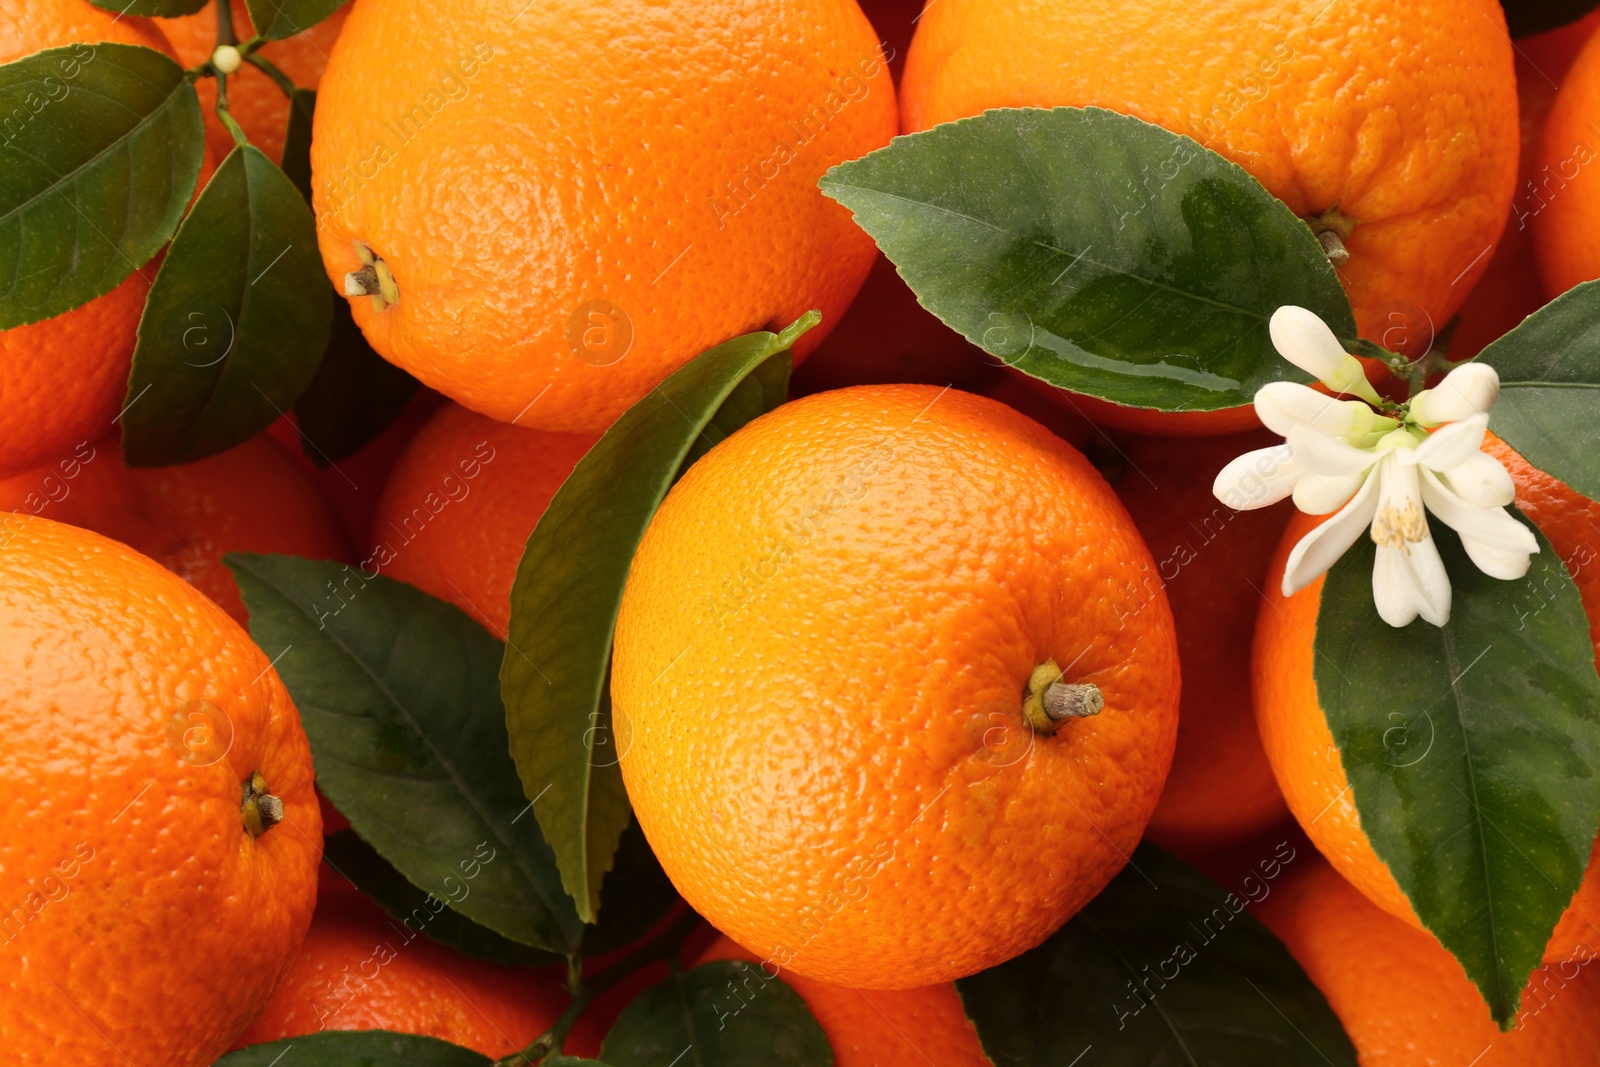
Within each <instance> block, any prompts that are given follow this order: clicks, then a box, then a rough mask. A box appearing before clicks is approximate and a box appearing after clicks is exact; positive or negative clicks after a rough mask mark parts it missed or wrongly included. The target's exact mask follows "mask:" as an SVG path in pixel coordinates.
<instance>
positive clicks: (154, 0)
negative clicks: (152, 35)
mask: <svg viewBox="0 0 1600 1067" xmlns="http://www.w3.org/2000/svg"><path fill="white" fill-rule="evenodd" d="M89 3H91V4H93V5H94V6H95V7H99V8H104V9H105V10H107V11H114V12H116V13H117V14H118V15H143V16H145V17H146V18H163V19H175V18H180V17H182V16H184V15H193V14H194V13H195V12H197V11H199V10H200V9H201V8H203V7H205V6H206V5H207V4H209V3H212V0H89Z"/></svg>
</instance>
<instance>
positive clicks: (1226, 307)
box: [829, 180, 1267, 322]
mask: <svg viewBox="0 0 1600 1067" xmlns="http://www.w3.org/2000/svg"><path fill="white" fill-rule="evenodd" d="M829 184H832V185H835V186H838V187H840V188H845V189H857V190H860V191H862V192H865V193H871V194H874V195H877V196H886V197H890V198H892V199H895V200H899V201H901V202H903V203H907V204H912V205H916V206H919V207H925V208H928V209H930V210H933V211H938V212H942V213H944V214H946V215H949V216H951V217H953V218H958V219H965V220H966V221H968V222H972V223H975V224H977V225H979V226H983V227H985V228H987V229H990V230H993V231H994V232H995V233H999V234H1004V235H1006V236H1008V237H1014V238H1016V239H1017V240H1019V241H1026V242H1028V243H1029V244H1032V245H1036V246H1038V247H1039V248H1043V249H1045V250H1046V251H1048V252H1053V253H1055V254H1056V255H1058V256H1067V257H1073V256H1074V255H1075V254H1074V253H1072V252H1069V251H1067V250H1066V249H1064V248H1058V247H1056V246H1055V245H1053V244H1050V243H1049V242H1047V241H1041V240H1039V239H1038V238H1037V237H1028V236H1026V235H1024V234H1020V233H1016V232H1015V231H1013V230H1008V229H1006V228H1005V227H1003V226H1000V225H999V224H997V223H993V222H990V221H988V220H987V219H980V218H977V217H976V216H974V215H969V214H967V213H966V212H964V211H957V210H955V209H953V208H949V207H945V206H943V205H942V204H934V203H930V202H928V201H926V200H913V199H912V198H911V197H909V196H905V195H902V194H900V193H894V192H890V191H888V190H886V189H874V188H872V187H870V186H866V185H851V184H847V183H844V182H840V181H837V180H835V181H833V182H831V183H829ZM1090 247H1091V248H1092V247H1093V246H1092V245H1091V246H1090ZM1076 258H1077V260H1078V261H1080V262H1082V261H1087V262H1088V263H1090V264H1092V265H1093V266H1096V267H1099V268H1100V269H1101V270H1103V271H1105V272H1106V273H1108V274H1115V275H1117V276H1118V277H1123V278H1134V279H1137V280H1138V281H1141V282H1144V283H1145V284H1146V285H1149V286H1152V287H1154V288H1156V289H1161V290H1164V291H1165V292H1168V293H1172V294H1174V295H1176V296H1181V297H1183V298H1185V299H1187V300H1193V301H1194V302H1195V303H1198V304H1209V305H1210V306H1212V307H1215V308H1220V309H1222V310H1223V311H1229V312H1233V313H1235V314H1240V315H1248V316H1249V317H1251V318H1253V319H1256V320H1257V321H1259V322H1266V321H1267V316H1266V315H1264V314H1262V313H1261V312H1259V311H1256V310H1254V309H1252V308H1246V307H1240V306H1239V305H1237V304H1230V303H1227V302H1226V301H1223V300H1217V299H1214V298H1212V297H1209V296H1203V295H1201V294H1199V293H1192V292H1189V291H1188V290H1185V289H1179V288H1178V287H1177V286H1175V285H1172V284H1170V283H1168V282H1163V281H1158V280H1156V279H1154V278H1147V277H1145V276H1144V275H1143V274H1136V273H1134V272H1133V271H1130V270H1124V269H1122V268H1120V267H1113V266H1111V265H1110V264H1108V263H1104V262H1102V261H1100V260H1098V259H1096V258H1094V257H1093V256H1091V255H1089V251H1088V249H1085V250H1084V251H1083V252H1081V253H1077V254H1076Z"/></svg>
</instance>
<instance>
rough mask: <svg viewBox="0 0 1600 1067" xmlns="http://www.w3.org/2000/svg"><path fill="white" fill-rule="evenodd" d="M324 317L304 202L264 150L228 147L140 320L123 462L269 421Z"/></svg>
mask: <svg viewBox="0 0 1600 1067" xmlns="http://www.w3.org/2000/svg"><path fill="white" fill-rule="evenodd" d="M332 316H333V290H332V288H331V287H330V286H329V285H328V277H327V274H326V273H325V272H324V271H323V269H322V257H321V256H320V255H319V254H318V252H317V233H316V223H315V221H314V220H313V219H312V217H311V209H310V207H309V206H308V205H307V204H306V202H305V200H304V199H303V198H302V197H301V196H300V193H299V191H298V190H297V189H295V187H294V184H293V183H292V182H290V181H289V179H288V178H286V177H284V174H283V171H281V170H279V169H278V167H277V165H276V164H275V163H273V162H272V161H271V160H270V159H268V158H267V157H266V156H265V155H263V154H262V152H261V150H260V149H258V148H256V147H254V146H251V145H246V146H245V147H243V148H236V149H234V150H233V151H232V152H231V153H229V155H228V158H227V159H226V160H224V161H223V163H222V166H220V167H218V168H217V173H216V174H215V175H214V176H213V177H212V179H211V181H210V183H209V184H208V185H207V186H206V188H205V191H204V192H202V193H201V194H200V199H199V201H197V202H196V204H195V206H194V210H193V211H191V212H189V217H188V218H186V219H184V220H183V225H182V226H180V227H179V228H178V235H177V236H176V237H175V238H173V240H172V247H171V248H170V249H168V251H167V258H166V260H165V261H164V262H163V263H162V264H161V270H160V272H159V273H158V274H157V275H156V280H155V284H154V285H152V286H151V288H150V300H149V303H147V304H146V305H145V309H144V317H143V318H142V319H140V320H139V343H138V347H136V348H135V349H134V353H133V371H132V373H131V374H130V375H129V378H128V400H127V408H126V413H125V414H124V415H123V419H122V424H123V450H124V451H125V452H126V453H127V457H128V462H129V463H131V464H133V465H135V466H146V467H148V466H161V465H164V464H169V463H188V462H191V461H193V460H197V459H203V458H204V457H206V456H209V455H213V454H215V453H217V452H221V451H222V450H224V449H226V448H231V447H233V446H234V445H236V444H239V443H240V442H242V441H245V440H248V439H249V438H251V437H253V436H255V435H256V434H257V433H259V432H261V431H262V430H264V429H266V428H267V426H268V425H269V424H270V423H272V422H273V421H274V420H275V419H277V418H278V417H279V416H281V415H282V414H283V413H284V412H285V411H287V410H288V408H289V407H290V405H292V404H293V403H294V402H295V399H296V398H297V397H298V396H299V395H300V394H301V393H302V392H304V391H305V388H306V386H307V385H309V384H310V383H311V379H312V377H313V376H314V375H315V374H316V372H317V363H318V360H319V359H320V358H321V356H322V352H323V350H324V349H326V348H327V346H328V329H329V323H330V322H331V320H332Z"/></svg>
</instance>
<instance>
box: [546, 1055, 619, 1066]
mask: <svg viewBox="0 0 1600 1067" xmlns="http://www.w3.org/2000/svg"><path fill="white" fill-rule="evenodd" d="M539 1067H606V1065H605V1064H604V1063H601V1062H600V1061H599V1060H580V1059H574V1058H573V1057H571V1056H551V1057H549V1058H548V1059H544V1060H540V1061H539Z"/></svg>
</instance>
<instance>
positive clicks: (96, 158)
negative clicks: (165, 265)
mask: <svg viewBox="0 0 1600 1067" xmlns="http://www.w3.org/2000/svg"><path fill="white" fill-rule="evenodd" d="M156 54H157V55H159V54H160V53H156ZM180 74H181V72H180ZM188 86H189V83H188V82H187V81H186V80H184V79H183V78H182V77H179V79H178V82H177V84H176V85H174V86H173V87H172V90H171V91H170V92H168V93H167V95H166V97H165V98H164V99H163V100H162V101H161V103H159V104H158V105H156V106H155V107H154V108H152V109H151V110H150V113H149V114H147V115H146V116H145V117H144V118H142V119H140V120H139V121H138V122H136V123H135V124H134V125H133V126H131V127H129V129H128V130H127V132H125V133H123V134H122V135H121V136H119V137H117V138H116V139H115V140H114V141H112V142H111V143H110V144H108V145H106V146H105V147H104V148H102V149H101V150H100V151H98V152H96V153H95V154H94V155H92V156H90V157H89V158H88V159H86V160H84V161H83V162H82V163H80V164H78V166H76V167H74V168H73V169H72V170H70V171H68V172H67V173H66V174H63V175H61V176H60V177H59V178H58V179H57V180H56V181H55V182H54V183H53V184H51V185H49V186H47V187H45V188H44V189H41V190H39V192H37V193H34V194H33V195H32V196H30V197H28V199H26V200H24V201H22V202H21V203H19V204H17V205H16V206H15V207H13V208H11V209H10V210H9V211H6V212H4V213H0V227H3V226H6V225H8V224H9V223H10V222H11V221H12V218H13V216H15V215H17V214H19V213H20V212H22V211H25V210H26V209H27V208H28V207H29V206H31V205H32V204H33V203H34V202H35V201H36V200H39V199H40V198H42V197H45V196H48V195H49V194H50V193H51V192H52V191H54V190H57V189H60V188H61V187H62V186H65V185H71V184H73V183H75V182H76V181H77V179H78V177H79V175H81V174H82V173H83V172H84V171H85V170H87V169H89V168H90V167H92V166H94V165H95V164H97V163H98V162H100V160H101V159H102V158H104V157H105V156H107V155H108V154H109V153H111V152H112V151H113V150H117V149H121V148H123V147H124V146H125V145H126V142H128V141H129V140H131V139H133V137H134V136H135V135H137V134H138V133H139V131H141V130H142V129H144V127H145V126H147V125H149V124H150V123H152V122H154V121H155V120H156V119H157V118H159V117H161V116H163V115H165V114H166V112H167V109H168V108H169V107H171V105H172V101H173V100H174V99H175V98H176V97H177V96H178V94H179V93H181V92H182V91H183V90H184V89H185V88H187V87H188ZM80 91H86V90H82V89H81V88H80ZM13 151H15V149H13Z"/></svg>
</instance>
